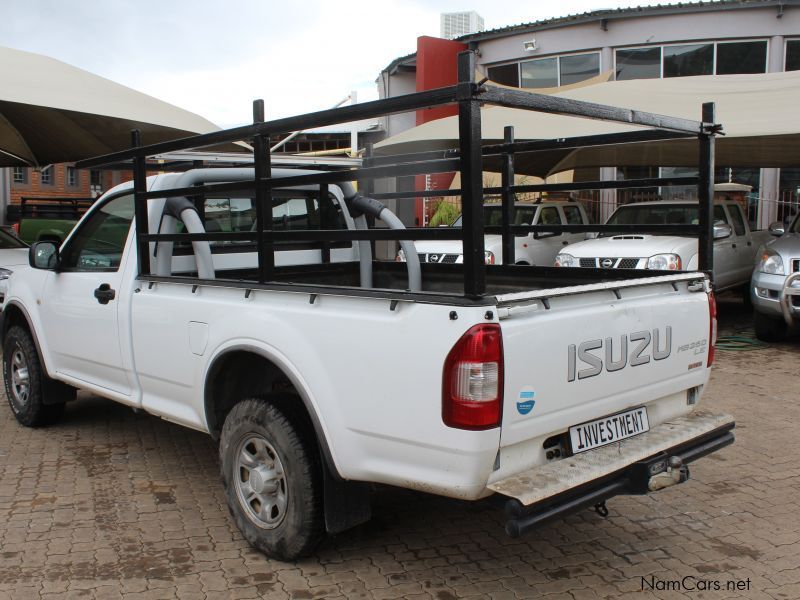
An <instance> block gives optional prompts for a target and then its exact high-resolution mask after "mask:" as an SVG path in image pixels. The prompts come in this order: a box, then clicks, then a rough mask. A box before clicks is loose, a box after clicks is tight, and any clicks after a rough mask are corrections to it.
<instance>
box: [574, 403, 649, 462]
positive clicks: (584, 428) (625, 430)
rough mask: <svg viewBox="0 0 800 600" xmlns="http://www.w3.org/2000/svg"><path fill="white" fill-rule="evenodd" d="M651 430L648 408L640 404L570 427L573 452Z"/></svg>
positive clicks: (597, 446) (599, 446) (590, 448)
mask: <svg viewBox="0 0 800 600" xmlns="http://www.w3.org/2000/svg"><path fill="white" fill-rule="evenodd" d="M648 431H650V422H649V421H648V419H647V408H646V407H644V406H638V407H636V408H630V409H628V410H624V411H622V412H618V413H616V414H613V415H609V416H607V417H601V418H599V419H593V420H591V421H586V422H585V423H580V424H578V425H573V426H572V427H570V428H569V441H570V445H571V447H572V453H573V454H579V453H581V452H587V451H589V450H594V449H595V448H601V447H602V446H606V445H608V444H613V443H614V442H619V441H622V440H626V439H628V438H632V437H634V436H637V435H640V434H642V433H646V432H648Z"/></svg>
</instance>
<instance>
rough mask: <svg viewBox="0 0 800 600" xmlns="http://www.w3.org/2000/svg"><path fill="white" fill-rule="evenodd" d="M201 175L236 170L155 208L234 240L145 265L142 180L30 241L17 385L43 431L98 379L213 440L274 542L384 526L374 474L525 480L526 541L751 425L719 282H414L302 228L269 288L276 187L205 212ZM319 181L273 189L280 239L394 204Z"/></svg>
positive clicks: (500, 489) (154, 212) (672, 477)
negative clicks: (142, 269) (714, 396)
mask: <svg viewBox="0 0 800 600" xmlns="http://www.w3.org/2000/svg"><path fill="white" fill-rule="evenodd" d="M244 171H246V170H245V169H239V170H237V171H236V173H237V174H238V175H237V177H238V180H239V181H241V180H243V179H242V177H243V176H249V179H248V181H251V180H252V171H251V172H250V173H249V175H248V174H247V173H244V175H242V172H244ZM276 171H277V170H273V173H272V175H273V177H281V176H282V174H281V173H278V172H276ZM283 176H286V175H285V174H283ZM231 177H233V175H231ZM189 181H191V184H192V185H194V184H201V185H202V184H205V183H206V182H208V181H217V182H219V181H226V179H224V177H220V176H219V175H214V170H213V169H208V170H198V171H197V172H192V171H189V172H187V173H184V174H181V175H175V174H161V175H158V176H154V177H150V178H148V180H147V189H148V190H149V191H150V192H157V193H155V194H154V196H156V197H154V198H152V199H150V200H149V201H148V205H147V213H146V215H145V214H142V215H140V218H142V219H144V218H147V224H148V225H147V226H148V227H149V231H151V232H159V231H162V232H163V231H164V229H165V228H167V231H169V230H170V229H169V228H170V227H171V228H172V229H171V230H172V231H175V228H176V227H177V228H178V229H180V223H181V222H182V223H183V224H184V226H186V227H187V229H189V230H190V231H194V232H195V233H197V229H198V227H199V228H201V229H203V228H204V230H206V231H211V230H213V231H214V232H216V233H215V238H214V240H215V241H213V242H209V241H192V244H191V245H189V244H188V243H187V244H183V245H181V244H178V243H177V242H176V243H175V245H173V242H171V241H170V242H161V241H159V242H158V243H155V242H150V243H149V249H145V252H143V253H142V254H143V255H144V256H145V257H147V260H148V261H149V262H150V263H151V264H152V265H154V266H155V268H156V269H157V271H156V274H154V275H151V274H147V273H145V274H143V275H140V274H139V271H138V267H137V256H138V246H137V236H136V226H135V220H134V195H133V193H132V187H131V185H130V184H123V185H121V186H118V187H116V188H114V189H112V190H111V191H109V192H108V193H106V194H105V195H104V196H103V197H101V198H100V199H98V201H97V202H96V203H95V205H94V206H93V207H92V208H91V209H90V210H89V211H88V212H87V213H86V215H85V216H84V217H83V218H82V219H81V221H80V222H79V223H78V225H77V226H76V227H75V229H74V230H73V231H72V233H71V234H70V235H69V237H68V238H67V240H66V241H65V242H64V244H63V246H62V247H60V248H57V247H56V245H55V244H54V243H53V242H39V243H37V244H35V245H34V246H33V247H32V248H31V255H30V260H31V266H32V267H34V268H26V269H21V270H19V271H16V272H15V273H14V274H13V276H12V277H11V278H10V285H9V290H8V296H7V301H6V305H5V309H4V314H5V327H4V346H3V374H4V378H5V386H6V392H7V396H8V401H9V404H10V407H11V410H12V411H13V413H14V415H15V416H16V418H17V420H18V421H19V422H20V423H22V424H24V425H28V426H37V425H44V424H47V423H49V422H53V421H54V420H56V419H58V418H60V417H61V416H62V414H63V412H64V402H65V401H66V400H68V399H70V398H71V397H74V392H75V388H81V389H86V390H89V391H91V392H92V393H94V394H98V395H100V396H104V397H107V398H110V399H112V400H115V401H117V402H121V403H123V404H126V405H129V406H132V407H134V408H137V409H142V410H145V411H147V412H149V413H152V414H154V415H158V416H160V417H162V418H164V419H167V420H170V421H173V422H176V423H179V424H182V425H185V426H187V427H191V428H194V429H198V430H201V431H204V432H208V433H210V434H211V435H212V436H213V437H214V438H215V439H216V440H219V444H220V446H219V448H220V450H219V452H220V459H221V470H222V477H223V480H224V484H225V490H226V495H227V500H228V503H229V505H230V508H231V512H232V514H233V518H234V519H235V521H236V523H237V525H238V526H239V528H240V529H241V531H242V533H243V535H244V536H245V537H246V539H247V540H249V541H250V542H251V543H252V544H253V545H254V546H255V547H257V548H259V549H261V550H262V551H264V552H266V553H268V554H269V555H271V556H274V557H278V558H281V559H294V558H297V557H299V556H302V555H304V554H307V553H309V552H311V551H312V550H313V548H314V546H315V544H316V543H317V541H318V540H319V539H320V538H321V536H322V535H323V534H324V533H325V531H326V530H327V531H328V532H339V531H343V530H344V529H347V528H348V527H350V526H353V525H355V524H357V523H359V522H363V521H364V520H366V519H367V518H369V514H370V513H369V504H368V500H369V496H368V487H367V486H365V483H381V484H389V485H394V486H400V487H404V488H411V489H416V490H422V491H425V492H428V493H434V494H441V495H444V496H449V497H453V498H459V499H463V500H476V499H479V498H483V497H486V496H488V495H491V494H493V493H499V494H503V495H505V496H506V497H507V503H508V504H507V510H508V511H509V512H510V514H512V515H513V516H512V517H511V518H510V519H509V521H508V523H507V525H506V528H507V531H508V532H509V533H510V534H511V535H519V534H520V533H522V532H524V531H526V530H528V529H530V528H531V527H534V526H535V525H536V524H538V523H541V522H543V521H544V520H547V519H550V518H554V517H557V516H559V515H562V514H565V513H566V512H569V511H571V510H574V509H576V508H579V507H585V506H592V505H595V504H597V503H600V502H603V501H604V500H605V499H606V498H608V497H610V496H613V495H616V494H623V493H636V494H640V493H647V492H648V491H654V490H657V489H660V488H662V487H665V486H667V485H672V484H676V483H681V482H683V481H685V480H686V479H687V477H688V471H687V467H686V464H687V463H689V462H690V461H692V460H695V459H697V458H700V457H702V456H704V455H706V454H708V453H710V452H713V451H715V450H717V449H719V448H720V447H722V446H724V445H726V444H729V443H730V442H731V441H732V440H733V436H732V433H731V431H730V430H731V429H732V427H733V421H732V419H730V417H726V416H722V415H713V414H710V413H707V412H704V411H700V410H696V408H697V405H698V401H699V398H700V395H701V393H702V390H703V387H704V385H705V384H706V382H707V380H708V376H709V367H710V365H711V362H712V360H713V345H714V335H713V332H714V331H715V314H716V313H715V304H714V301H713V295H711V294H710V293H709V285H708V281H707V278H706V276H705V275H704V274H702V273H674V274H670V273H654V274H653V276H652V277H647V278H642V277H641V276H640V275H637V276H635V277H627V276H626V274H625V273H623V272H617V273H614V274H611V275H608V276H606V277H603V278H600V277H594V276H593V274H591V273H578V272H571V273H567V272H563V277H561V276H560V275H562V273H557V274H556V275H555V276H554V275H553V272H552V270H551V269H547V270H543V269H536V268H534V267H530V268H527V269H526V271H525V273H522V272H521V271H522V270H523V269H522V268H520V267H504V266H493V267H490V268H488V269H487V274H486V278H487V279H486V285H487V288H486V289H487V292H486V294H485V295H481V296H479V297H470V296H467V295H465V294H464V293H463V291H464V280H463V278H462V275H463V274H457V275H458V277H456V278H454V277H453V273H452V271H453V270H452V269H449V268H448V269H441V268H439V269H437V265H432V264H429V265H425V267H426V268H425V269H424V273H423V279H422V282H421V288H422V289H421V290H419V289H417V290H413V291H408V287H409V283H408V279H410V278H411V277H410V276H409V278H407V277H406V270H407V268H408V267H409V266H411V265H408V264H406V265H401V264H397V263H395V262H389V261H387V262H383V263H381V262H374V261H372V260H370V259H369V257H367V258H366V259H365V256H366V250H364V251H362V252H360V253H359V252H358V249H357V247H356V246H357V244H356V245H354V244H353V243H352V242H347V243H344V242H343V243H341V244H340V245H341V247H332V248H331V247H330V246H328V247H322V248H321V247H320V244H316V245H311V244H308V243H304V244H302V245H291V244H290V243H288V242H287V243H285V245H283V246H281V247H280V248H278V250H279V252H277V253H276V256H277V257H278V260H277V261H276V262H277V263H278V264H279V266H278V267H277V268H276V269H275V271H274V275H273V278H271V279H269V280H268V281H261V282H260V281H259V271H258V268H257V265H258V262H257V260H256V257H257V253H258V251H259V250H262V249H263V247H260V246H258V245H257V244H256V243H254V241H251V240H248V239H247V238H248V236H250V238H253V237H254V235H250V232H255V231H256V229H255V223H256V222H257V221H256V220H255V219H256V217H255V211H254V210H253V208H254V203H253V201H252V200H251V199H250V198H249V197H238V198H227V197H223V198H210V197H207V198H206V200H205V206H204V207H203V209H204V210H200V211H199V213H198V212H197V211H196V209H195V208H194V207H193V205H192V203H191V202H189V201H188V200H186V199H185V198H182V197H179V196H175V194H174V193H170V190H171V189H175V188H180V189H186V186H187V185H189V184H188V183H187V182H189ZM143 183H144V182H143ZM311 187H314V186H306V187H304V188H302V189H298V188H294V189H282V190H281V189H274V190H271V194H272V196H273V204H272V206H273V212H272V215H271V216H272V229H273V231H276V232H281V231H290V230H292V229H315V228H317V229H328V230H330V229H335V228H340V229H344V228H352V227H355V226H357V225H358V223H360V222H362V221H364V222H365V219H364V217H363V216H357V217H356V218H355V219H354V218H353V217H352V216H351V215H352V213H353V211H352V210H350V207H351V206H352V207H354V210H355V209H356V208H357V207H358V206H359V205H361V206H362V207H363V206H366V205H369V206H371V207H373V208H374V207H376V206H377V208H378V209H379V210H381V211H383V210H385V209H384V208H383V207H382V206H380V205H379V204H378V203H376V202H375V201H371V204H370V202H368V201H366V200H363V199H360V198H359V197H358V196H357V195H356V193H355V190H354V189H353V188H352V187H351V186H349V185H348V184H344V183H342V184H339V185H333V184H331V185H329V186H328V188H327V189H328V190H329V194H330V196H329V197H325V198H322V197H321V191H320V188H319V186H316V187H314V189H310V188H311ZM197 189H200V188H197ZM162 193H163V196H160V195H161V194H162ZM247 193H249V192H242V194H247ZM166 198H169V199H170V200H177V201H179V202H178V203H177V206H178V208H179V209H180V212H179V218H180V219H181V221H180V222H179V223H178V225H177V226H176V225H175V224H174V220H175V219H177V218H178V212H176V211H177V210H178V209H175V210H172V209H171V208H169V207H170V206H171V205H170V204H169V203H168V201H167V200H165V199H166ZM360 201H361V204H359V202H360ZM181 202H182V203H181ZM539 208H542V207H539ZM363 210H366V209H363ZM170 211H172V212H170ZM168 213H169V214H168ZM380 214H384V213H383V212H380ZM200 215H204V219H203V218H201V216H200ZM384 216H385V217H386V218H385V219H384V220H385V221H388V220H391V219H390V218H389V217H391V216H393V215H385V214H384ZM266 218H269V215H267V216H266ZM203 223H204V225H203ZM323 224H324V227H323V226H322V225H323ZM219 232H228V234H227V235H228V237H229V239H228V240H223V239H222V238H224V236H223V234H221V233H219ZM237 236H238V237H237ZM264 237H266V236H264ZM286 237H288V236H286ZM326 244H329V242H326ZM332 245H333V246H336V244H332ZM366 248H367V249H368V248H369V244H368V243H366ZM325 252H330V262H327V261H325V257H324V253H325ZM337 261H338V262H337ZM323 262H324V264H323ZM280 265H283V266H280ZM507 271H508V272H510V271H514V273H513V274H511V275H513V277H511V276H509V273H508V272H507ZM372 277H374V281H373V280H372V279H371V278H372ZM576 443H577V444H578V445H579V446H580V447H575V446H574V444H576ZM208 483H209V482H206V481H199V482H197V485H208Z"/></svg>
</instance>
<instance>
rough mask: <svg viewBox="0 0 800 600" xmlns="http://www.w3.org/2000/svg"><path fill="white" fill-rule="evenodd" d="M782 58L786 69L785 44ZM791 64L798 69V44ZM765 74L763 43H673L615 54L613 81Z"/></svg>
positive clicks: (799, 62)
mask: <svg viewBox="0 0 800 600" xmlns="http://www.w3.org/2000/svg"><path fill="white" fill-rule="evenodd" d="M798 42H800V40H798ZM786 55H787V63H786V64H787V70H788V64H789V46H788V44H787V54H786ZM795 61H796V64H797V66H796V68H797V69H800V45H799V46H798V49H797V57H796V59H795ZM766 71H767V42H766V40H755V41H749V40H748V41H739V42H709V43H705V44H676V45H674V46H663V47H662V46H650V47H648V48H625V49H620V50H617V51H616V78H617V80H619V81H621V80H625V79H654V78H658V77H689V76H692V75H713V74H717V75H733V74H737V73H766Z"/></svg>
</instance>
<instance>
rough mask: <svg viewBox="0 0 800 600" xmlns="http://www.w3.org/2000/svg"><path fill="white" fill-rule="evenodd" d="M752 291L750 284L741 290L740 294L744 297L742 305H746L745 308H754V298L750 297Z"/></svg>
mask: <svg viewBox="0 0 800 600" xmlns="http://www.w3.org/2000/svg"><path fill="white" fill-rule="evenodd" d="M751 290H752V288H751V287H750V284H749V283H748V284H747V285H745V286H744V287H742V289H741V292H740V293H741V295H742V304H744V307H745V308H752V307H753V297H752V296H751V295H750V293H751Z"/></svg>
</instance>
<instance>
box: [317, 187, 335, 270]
mask: <svg viewBox="0 0 800 600" xmlns="http://www.w3.org/2000/svg"><path fill="white" fill-rule="evenodd" d="M318 202H319V228H320V229H322V230H325V229H335V226H334V225H333V224H332V223H330V222H329V220H328V212H329V211H328V206H330V205H331V200H330V198H329V197H328V184H327V183H321V184H319V198H318ZM320 254H321V258H322V262H323V263H329V262H331V243H330V242H329V241H327V240H323V242H322V247H321V250H320Z"/></svg>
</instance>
